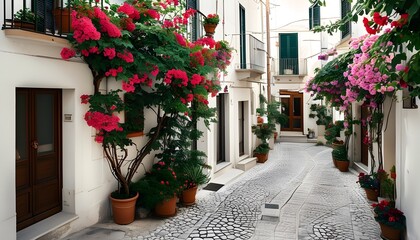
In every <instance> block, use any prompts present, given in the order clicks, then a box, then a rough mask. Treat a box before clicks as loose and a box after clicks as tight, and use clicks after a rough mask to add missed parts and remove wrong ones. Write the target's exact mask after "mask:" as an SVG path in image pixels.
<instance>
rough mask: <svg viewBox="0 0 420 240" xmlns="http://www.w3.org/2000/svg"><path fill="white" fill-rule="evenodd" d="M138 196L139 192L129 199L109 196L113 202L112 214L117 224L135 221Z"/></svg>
mask: <svg viewBox="0 0 420 240" xmlns="http://www.w3.org/2000/svg"><path fill="white" fill-rule="evenodd" d="M138 197H139V193H137V194H136V196H134V197H132V198H128V199H117V198H113V197H111V196H109V198H110V199H111V204H112V215H113V217H114V222H115V223H116V224H120V225H126V224H130V223H132V222H133V221H134V216H135V209H136V200H137V198H138Z"/></svg>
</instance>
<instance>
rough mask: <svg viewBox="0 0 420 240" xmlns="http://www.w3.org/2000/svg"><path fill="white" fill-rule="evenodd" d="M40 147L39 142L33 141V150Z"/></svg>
mask: <svg viewBox="0 0 420 240" xmlns="http://www.w3.org/2000/svg"><path fill="white" fill-rule="evenodd" d="M38 145H39V143H38V141H37V140H33V141H32V148H33V149H38Z"/></svg>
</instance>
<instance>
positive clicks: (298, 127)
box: [280, 90, 303, 132]
mask: <svg viewBox="0 0 420 240" xmlns="http://www.w3.org/2000/svg"><path fill="white" fill-rule="evenodd" d="M280 95H283V96H289V97H282V98H281V103H282V107H281V108H282V113H284V114H286V115H287V116H288V118H289V120H288V121H287V122H286V124H283V125H282V126H281V131H298V132H302V131H303V93H299V92H292V91H283V90H280Z"/></svg>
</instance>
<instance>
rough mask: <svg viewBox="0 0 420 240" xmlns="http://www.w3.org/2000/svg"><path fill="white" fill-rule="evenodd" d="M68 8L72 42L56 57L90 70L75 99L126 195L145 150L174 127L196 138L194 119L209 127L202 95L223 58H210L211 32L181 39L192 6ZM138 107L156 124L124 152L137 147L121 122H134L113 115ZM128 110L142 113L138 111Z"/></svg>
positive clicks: (209, 91)
mask: <svg viewBox="0 0 420 240" xmlns="http://www.w3.org/2000/svg"><path fill="white" fill-rule="evenodd" d="M79 2H80V4H78V3H79ZM72 9H74V10H72V18H71V19H72V27H73V29H74V32H73V34H71V35H69V41H70V43H71V44H72V48H63V50H62V51H61V56H62V58H63V59H65V60H68V59H70V58H72V57H82V59H83V60H84V61H85V62H86V63H87V64H88V65H89V68H90V69H91V72H92V75H93V84H94V93H93V94H91V95H83V96H82V97H81V99H82V103H84V104H89V110H88V112H87V113H86V114H85V120H86V122H87V124H88V125H89V126H92V127H94V128H95V129H96V136H95V141H96V142H98V143H100V144H101V145H102V147H103V149H104V153H105V155H106V160H107V161H108V163H109V166H110V170H111V172H112V174H113V176H114V177H115V178H116V179H117V181H118V183H119V184H118V187H119V189H118V192H119V193H121V194H124V195H130V193H132V192H131V191H130V188H129V186H130V184H131V182H132V179H133V177H134V175H135V174H136V172H137V169H138V167H139V166H140V165H141V164H142V161H143V160H144V159H145V157H146V156H147V155H148V154H150V152H151V151H152V150H159V149H160V148H164V147H165V146H168V145H169V144H170V143H171V142H173V141H175V140H176V139H177V138H176V137H174V136H175V133H174V132H182V131H184V130H185V131H188V133H187V134H185V136H188V137H189V138H188V139H185V138H181V139H182V140H183V141H184V142H185V143H186V144H190V142H191V140H194V139H198V138H199V137H200V131H198V130H196V129H195V128H194V126H196V123H197V122H198V121H200V120H203V122H204V123H205V124H206V125H207V126H208V124H209V123H210V121H212V119H213V116H214V109H212V108H210V107H209V106H208V103H209V102H208V97H209V95H211V96H212V97H214V96H216V95H217V93H218V91H219V90H220V83H219V80H218V72H219V71H222V70H224V69H219V68H218V66H223V65H224V64H226V62H224V63H220V61H223V60H220V59H217V58H216V56H217V50H216V49H215V46H216V42H215V41H214V40H213V39H212V38H207V37H205V38H202V39H199V40H197V41H196V42H188V41H187V40H186V39H185V38H184V36H183V33H184V30H185V29H186V24H187V23H188V19H189V18H190V17H191V16H192V15H193V14H195V10H193V9H189V10H186V11H185V6H181V5H180V4H179V1H173V0H165V1H159V3H156V2H155V1H152V0H140V1H131V0H129V1H126V2H124V3H123V4H121V5H116V4H110V5H109V6H108V7H104V8H100V7H98V6H96V5H93V6H91V5H90V4H86V3H85V2H84V1H77V2H75V3H74V6H73V7H72ZM105 78H109V79H110V80H112V79H114V80H116V81H119V82H120V83H121V89H122V91H117V92H108V93H101V92H100V91H99V86H100V83H101V81H102V80H103V79H105ZM124 93H125V94H133V95H135V96H137V98H138V99H139V100H140V101H141V102H142V104H140V105H138V104H131V105H130V104H129V103H128V102H124V101H122V99H121V95H122V94H124ZM143 107H144V108H148V109H152V112H153V113H154V117H155V119H153V120H151V121H149V122H153V123H154V124H155V125H154V126H151V128H150V131H149V132H147V133H146V134H145V135H146V137H147V140H146V141H144V144H143V145H142V146H141V147H140V148H139V149H136V151H135V153H134V154H128V146H130V145H134V146H135V147H137V146H138V145H137V144H134V143H133V141H132V140H131V139H129V138H128V137H127V128H126V126H125V124H131V125H132V124H133V123H132V122H128V123H123V122H122V121H121V119H120V118H119V116H118V114H119V113H120V112H122V111H127V110H129V109H133V108H143ZM134 112H138V113H139V116H138V117H139V118H144V116H143V115H141V114H140V113H141V112H142V111H134ZM126 121H127V119H126ZM191 132H194V134H192V133H191ZM121 153H122V154H121ZM128 156H133V158H132V159H129V158H128ZM125 163H126V164H125ZM123 166H124V167H123ZM125 167H127V169H124V168H125Z"/></svg>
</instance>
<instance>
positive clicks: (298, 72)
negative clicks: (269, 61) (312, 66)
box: [274, 58, 307, 83]
mask: <svg viewBox="0 0 420 240" xmlns="http://www.w3.org/2000/svg"><path fill="white" fill-rule="evenodd" d="M275 66H276V71H275V72H276V74H275V75H274V78H275V79H276V80H277V81H280V82H293V83H296V82H302V81H303V78H304V77H305V76H306V75H307V60H306V59H304V58H281V59H276V60H275Z"/></svg>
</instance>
